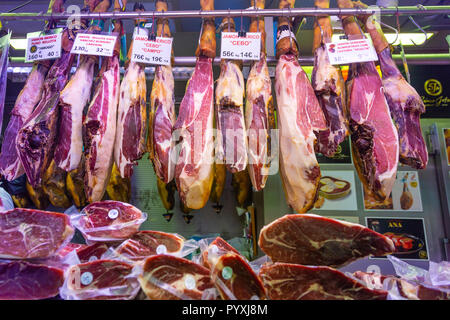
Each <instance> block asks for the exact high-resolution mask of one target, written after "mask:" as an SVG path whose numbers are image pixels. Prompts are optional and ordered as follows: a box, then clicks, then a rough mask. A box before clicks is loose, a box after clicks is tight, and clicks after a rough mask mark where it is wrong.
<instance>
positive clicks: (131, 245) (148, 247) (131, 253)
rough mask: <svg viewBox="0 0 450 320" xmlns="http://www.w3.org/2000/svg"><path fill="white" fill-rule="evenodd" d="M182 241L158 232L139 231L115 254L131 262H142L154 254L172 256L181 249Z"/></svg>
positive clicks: (176, 237) (174, 236) (179, 238)
mask: <svg viewBox="0 0 450 320" xmlns="http://www.w3.org/2000/svg"><path fill="white" fill-rule="evenodd" d="M183 243H184V239H183V238H181V237H178V236H176V235H174V234H170V233H165V232H160V231H151V230H145V231H139V232H138V233H135V234H134V235H133V236H132V237H131V238H130V239H128V240H126V241H125V242H123V243H122V244H121V245H120V246H119V247H117V249H116V253H118V254H120V255H123V256H125V257H127V258H128V259H131V260H144V259H145V258H147V257H148V256H152V255H155V254H165V253H168V254H174V253H177V252H180V251H181V249H182V248H183Z"/></svg>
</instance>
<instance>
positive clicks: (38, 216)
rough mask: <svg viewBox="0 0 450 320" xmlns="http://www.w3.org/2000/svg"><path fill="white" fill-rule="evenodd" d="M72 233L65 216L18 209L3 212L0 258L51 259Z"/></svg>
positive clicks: (0, 214)
mask: <svg viewBox="0 0 450 320" xmlns="http://www.w3.org/2000/svg"><path fill="white" fill-rule="evenodd" d="M73 234H74V229H73V228H72V226H71V225H70V220H69V217H68V216H67V215H65V214H63V213H57V212H49V211H41V210H34V209H19V208H16V209H13V210H9V211H6V212H0V258H5V259H31V258H48V257H50V256H52V255H54V254H55V253H56V252H57V251H58V250H60V249H61V248H62V247H64V246H65V244H66V243H68V242H69V241H70V240H71V239H72V237H73Z"/></svg>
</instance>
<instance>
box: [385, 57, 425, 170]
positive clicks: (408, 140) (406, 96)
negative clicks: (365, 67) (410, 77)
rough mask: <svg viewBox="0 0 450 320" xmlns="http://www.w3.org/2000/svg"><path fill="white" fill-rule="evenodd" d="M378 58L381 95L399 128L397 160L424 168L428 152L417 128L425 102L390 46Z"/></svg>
mask: <svg viewBox="0 0 450 320" xmlns="http://www.w3.org/2000/svg"><path fill="white" fill-rule="evenodd" d="M378 58H379V61H380V67H381V72H382V74H383V78H382V83H383V87H384V95H385V96H386V99H387V103H388V105H389V109H390V111H391V116H392V118H393V119H394V122H395V126H396V127H397V130H398V137H399V142H400V162H401V163H403V164H406V165H409V166H411V167H413V168H416V169H425V168H426V166H427V163H428V151H427V145H426V143H425V140H424V138H423V136H422V130H421V129H420V115H421V114H423V113H425V105H424V103H423V101H422V99H421V98H420V96H419V94H418V93H417V91H416V90H415V89H414V88H413V87H412V86H411V85H410V84H409V83H408V82H407V81H406V80H405V78H404V77H403V76H402V74H401V73H400V70H398V68H397V65H396V64H395V62H394V60H393V59H392V56H391V51H390V49H389V48H386V49H384V50H383V51H382V52H381V53H379V54H378Z"/></svg>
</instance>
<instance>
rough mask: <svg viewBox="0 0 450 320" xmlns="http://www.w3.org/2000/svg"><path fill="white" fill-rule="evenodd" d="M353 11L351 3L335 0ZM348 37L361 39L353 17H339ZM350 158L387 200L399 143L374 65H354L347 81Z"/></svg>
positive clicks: (365, 182) (366, 182) (370, 188)
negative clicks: (350, 143) (350, 141)
mask: <svg viewBox="0 0 450 320" xmlns="http://www.w3.org/2000/svg"><path fill="white" fill-rule="evenodd" d="M338 5H339V7H341V8H353V5H352V3H351V1H350V0H338ZM342 20H343V27H344V30H345V33H346V34H347V35H348V36H353V37H356V36H361V31H360V29H359V27H358V25H357V22H356V20H355V18H354V17H345V16H344V17H342ZM347 81H348V84H347V89H348V98H349V124H350V132H351V140H352V154H353V159H354V163H355V168H356V171H357V172H358V176H359V178H360V180H361V182H362V183H363V185H364V187H365V188H366V190H367V191H368V192H369V193H371V194H373V196H375V197H376V198H377V199H378V200H384V199H386V198H387V197H389V195H390V193H391V191H392V187H393V185H394V182H395V176H396V173H397V166H398V155H399V143H398V134H397V129H396V128H395V126H394V124H393V123H392V119H391V116H390V113H389V107H388V104H387V101H386V98H385V96H384V89H383V84H382V83H381V79H380V76H379V75H378V72H377V70H376V68H375V64H374V62H363V63H354V64H352V65H351V71H349V78H348V80H347Z"/></svg>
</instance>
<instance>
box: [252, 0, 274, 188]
mask: <svg viewBox="0 0 450 320" xmlns="http://www.w3.org/2000/svg"><path fill="white" fill-rule="evenodd" d="M264 5H265V0H256V1H255V0H252V1H251V6H252V7H253V6H256V7H257V8H259V9H264ZM249 31H250V32H258V31H259V32H261V58H260V60H259V61H257V62H254V63H253V64H252V66H251V68H250V73H249V75H248V78H247V88H246V93H247V95H246V97H247V99H246V102H245V124H246V128H247V135H248V149H247V151H248V152H247V153H248V173H249V175H250V179H251V181H252V185H253V187H254V188H255V190H256V191H261V190H262V189H263V188H264V187H265V185H266V181H267V178H268V173H269V167H270V158H269V157H270V144H271V140H270V131H269V129H275V128H271V127H270V125H269V110H270V109H272V108H273V100H272V82H271V80H270V76H269V68H268V67H267V61H266V50H265V44H266V41H265V39H266V34H265V26H264V18H258V19H255V18H253V19H252V22H251V24H250V29H249Z"/></svg>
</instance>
